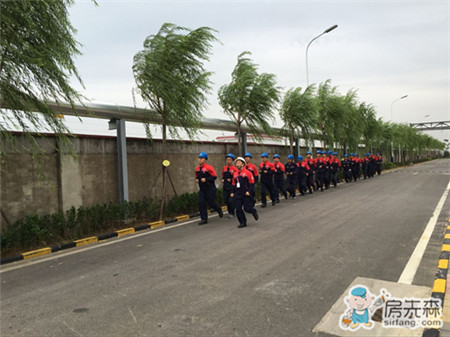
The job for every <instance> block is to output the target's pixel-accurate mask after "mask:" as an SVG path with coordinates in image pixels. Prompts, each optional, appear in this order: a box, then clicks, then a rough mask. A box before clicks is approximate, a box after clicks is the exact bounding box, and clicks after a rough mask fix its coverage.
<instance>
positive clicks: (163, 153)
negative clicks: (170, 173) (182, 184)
mask: <svg viewBox="0 0 450 337" xmlns="http://www.w3.org/2000/svg"><path fill="white" fill-rule="evenodd" d="M166 155H167V125H166V122H165V120H164V118H163V122H162V143H161V166H162V179H163V182H162V195H161V208H160V210H159V220H160V221H161V220H162V219H163V215H164V204H165V201H166V175H167V174H166V167H165V166H164V165H162V162H163V161H164V160H165V159H166Z"/></svg>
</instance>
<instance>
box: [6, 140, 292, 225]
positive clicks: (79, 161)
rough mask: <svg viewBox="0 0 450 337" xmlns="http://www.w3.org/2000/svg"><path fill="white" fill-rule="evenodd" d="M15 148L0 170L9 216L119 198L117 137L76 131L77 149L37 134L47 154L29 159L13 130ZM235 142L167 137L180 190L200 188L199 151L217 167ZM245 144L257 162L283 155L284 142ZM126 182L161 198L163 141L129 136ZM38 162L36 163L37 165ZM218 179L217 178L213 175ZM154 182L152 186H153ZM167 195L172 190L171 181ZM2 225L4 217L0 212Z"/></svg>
mask: <svg viewBox="0 0 450 337" xmlns="http://www.w3.org/2000/svg"><path fill="white" fill-rule="evenodd" d="M16 138H17V141H18V144H19V145H23V147H24V149H22V150H21V151H20V152H19V153H16V152H14V151H12V150H10V151H7V152H9V153H8V155H7V161H6V163H5V164H4V165H3V166H2V168H1V172H0V207H2V210H3V212H4V213H5V214H6V216H7V218H8V220H9V221H10V222H14V221H16V220H18V219H20V218H23V217H24V216H26V215H30V214H38V215H44V214H51V213H55V212H57V211H58V210H64V211H65V210H67V209H69V208H70V207H72V206H75V207H79V206H81V205H85V206H90V205H94V204H97V203H100V204H101V203H108V202H114V203H117V202H119V192H118V191H119V187H118V163H117V143H116V138H115V137H100V136H99V137H97V136H77V137H76V138H73V139H71V142H72V144H73V148H74V150H75V153H76V157H75V158H74V157H73V156H71V155H68V154H65V153H60V152H58V151H56V139H55V137H53V136H51V135H48V136H41V137H36V140H37V142H38V143H39V145H40V146H41V147H42V148H43V149H44V150H45V154H44V155H43V156H40V158H39V159H38V160H37V161H33V160H32V156H31V154H30V151H27V150H26V147H27V145H26V144H27V143H26V141H25V137H24V136H23V135H20V134H18V135H16ZM237 148H238V146H237V144H232V143H217V142H189V141H188V142H184V141H169V145H168V152H169V154H168V156H167V158H166V159H168V160H169V161H170V162H171V165H170V167H169V174H170V176H171V178H172V181H173V183H174V186H175V189H176V191H177V193H178V194H182V193H186V192H193V191H196V190H197V189H198V187H197V184H196V182H195V178H194V169H195V167H196V166H197V155H198V153H199V152H201V151H205V152H207V153H208V155H209V161H208V162H209V164H211V165H213V166H214V167H215V169H216V171H217V173H218V175H219V174H220V172H221V169H222V167H223V165H224V164H225V158H224V157H225V154H227V153H229V152H233V153H237ZM248 150H249V151H250V152H252V153H254V155H255V159H254V162H255V163H256V164H257V163H259V154H260V153H261V152H264V151H266V152H268V153H269V154H274V153H279V154H280V155H281V156H283V157H286V156H287V154H288V147H285V146H265V145H252V144H249V146H248ZM127 156H128V183H129V198H130V200H131V201H134V200H139V199H142V198H143V197H144V196H147V197H151V198H154V199H159V198H160V197H161V190H162V177H161V176H160V175H159V174H160V172H161V163H162V157H161V141H160V140H154V141H153V142H149V141H148V140H145V139H136V138H127ZM39 165H41V166H40V168H39V167H38V166H39ZM217 184H218V185H219V184H220V181H219V180H217ZM152 186H153V188H152ZM167 192H168V196H169V198H170V197H171V196H173V195H174V192H173V190H172V187H171V186H170V184H169V182H168V185H167ZM0 225H1V226H4V225H5V220H4V218H3V217H1V216H0Z"/></svg>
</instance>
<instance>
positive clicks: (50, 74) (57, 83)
mask: <svg viewBox="0 0 450 337" xmlns="http://www.w3.org/2000/svg"><path fill="white" fill-rule="evenodd" d="M73 3H74V1H72V0H58V1H32V0H21V1H1V2H0V13H1V20H0V29H1V34H0V95H1V106H2V107H3V108H2V109H1V110H0V111H1V115H2V116H1V120H2V121H0V133H1V134H0V154H1V155H4V154H5V152H4V151H5V150H6V145H7V144H10V145H13V144H14V138H13V136H12V135H11V134H10V132H9V130H11V129H19V130H21V131H23V132H24V133H25V135H26V136H27V139H28V141H29V143H30V145H31V149H32V150H33V151H34V153H36V152H39V150H40V148H39V146H38V145H37V143H36V140H35V139H34V138H33V136H32V135H31V134H30V133H29V132H30V131H38V130H42V129H46V130H48V131H50V132H53V133H55V134H56V136H57V137H58V140H59V141H63V142H65V143H66V144H68V143H69V142H68V139H67V137H66V136H65V134H66V133H69V130H68V129H67V127H66V126H65V124H64V120H63V119H61V118H57V116H56V115H55V114H54V112H53V111H52V110H51V109H50V108H49V106H48V103H49V102H50V101H53V102H68V103H70V104H71V105H72V106H74V104H75V103H77V102H79V101H80V99H81V96H80V94H79V93H78V92H77V91H76V90H75V89H74V88H73V87H72V86H71V83H70V79H71V78H72V77H73V78H74V79H75V80H77V81H78V82H80V83H81V84H82V81H81V79H80V76H79V75H78V72H77V69H76V67H75V63H74V58H75V57H76V56H77V55H79V54H80V51H79V47H80V45H79V43H78V42H77V41H76V40H75V37H74V34H75V32H76V31H75V28H74V27H73V26H72V25H71V23H70V20H69V13H68V7H70V6H71V5H73ZM5 108H7V109H5ZM36 112H38V114H37V113H36Z"/></svg>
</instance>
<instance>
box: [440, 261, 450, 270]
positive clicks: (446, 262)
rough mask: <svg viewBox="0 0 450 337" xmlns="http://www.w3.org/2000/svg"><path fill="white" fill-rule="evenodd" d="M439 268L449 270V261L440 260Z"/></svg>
mask: <svg viewBox="0 0 450 337" xmlns="http://www.w3.org/2000/svg"><path fill="white" fill-rule="evenodd" d="M438 268H440V269H448V260H447V259H441V260H439V263H438Z"/></svg>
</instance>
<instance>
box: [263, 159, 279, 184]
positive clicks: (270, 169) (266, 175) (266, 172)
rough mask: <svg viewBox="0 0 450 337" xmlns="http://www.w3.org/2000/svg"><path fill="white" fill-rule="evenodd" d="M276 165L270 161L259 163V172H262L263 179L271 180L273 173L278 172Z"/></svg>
mask: <svg viewBox="0 0 450 337" xmlns="http://www.w3.org/2000/svg"><path fill="white" fill-rule="evenodd" d="M276 171H277V170H276V169H275V165H273V164H272V163H271V162H270V161H266V162H265V163H264V162H263V163H261V164H259V173H260V174H261V180H270V179H272V175H273V174H274V173H275V172H276Z"/></svg>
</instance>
